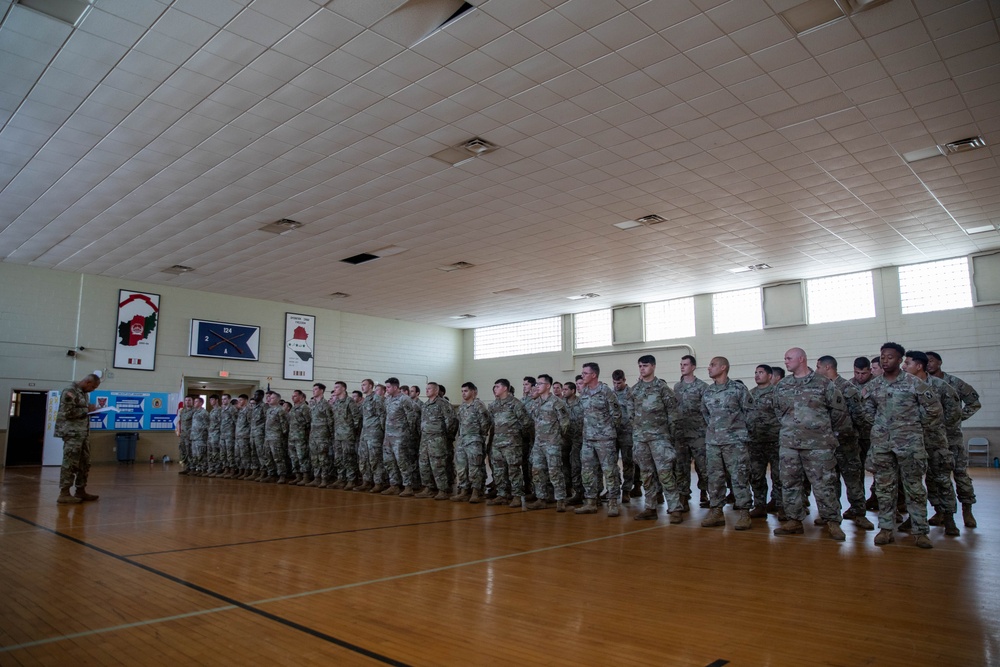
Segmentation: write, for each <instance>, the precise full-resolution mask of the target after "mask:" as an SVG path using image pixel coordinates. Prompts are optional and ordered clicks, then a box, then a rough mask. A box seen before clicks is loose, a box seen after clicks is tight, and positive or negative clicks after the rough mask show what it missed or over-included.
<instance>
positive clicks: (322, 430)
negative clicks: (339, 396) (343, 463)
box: [309, 397, 334, 443]
mask: <svg viewBox="0 0 1000 667" xmlns="http://www.w3.org/2000/svg"><path fill="white" fill-rule="evenodd" d="M333 426H334V424H333V408H332V407H330V404H329V403H328V402H327V401H326V399H324V398H322V397H320V398H318V399H317V398H314V399H312V400H311V401H310V402H309V439H310V440H311V441H313V442H319V443H331V442H333Z"/></svg>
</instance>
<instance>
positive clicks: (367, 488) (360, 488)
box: [354, 482, 373, 493]
mask: <svg viewBox="0 0 1000 667" xmlns="http://www.w3.org/2000/svg"><path fill="white" fill-rule="evenodd" d="M372 486H373V485H372V483H371V482H364V483H363V484H362V485H361V486H356V487H354V490H355V491H357V492H358V493H367V492H369V491H371V490H372Z"/></svg>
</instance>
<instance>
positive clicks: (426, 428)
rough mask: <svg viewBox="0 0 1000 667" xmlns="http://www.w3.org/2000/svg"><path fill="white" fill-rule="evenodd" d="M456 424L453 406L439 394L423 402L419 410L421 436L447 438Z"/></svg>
mask: <svg viewBox="0 0 1000 667" xmlns="http://www.w3.org/2000/svg"><path fill="white" fill-rule="evenodd" d="M457 426H458V424H457V420H456V417H455V408H453V407H452V405H451V403H449V402H448V401H447V400H445V399H443V398H441V397H440V396H435V397H434V398H433V399H431V400H429V401H427V402H426V403H424V407H423V408H422V409H421V410H420V436H421V438H449V437H451V434H452V433H453V432H454V431H455V428H457Z"/></svg>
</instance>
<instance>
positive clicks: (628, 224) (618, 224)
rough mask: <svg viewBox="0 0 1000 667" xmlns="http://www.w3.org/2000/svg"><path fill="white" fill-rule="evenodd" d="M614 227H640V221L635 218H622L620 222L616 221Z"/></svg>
mask: <svg viewBox="0 0 1000 667" xmlns="http://www.w3.org/2000/svg"><path fill="white" fill-rule="evenodd" d="M615 227H617V228H618V229H635V228H636V227H642V223H641V222H637V221H635V220H624V221H622V222H616V223H615Z"/></svg>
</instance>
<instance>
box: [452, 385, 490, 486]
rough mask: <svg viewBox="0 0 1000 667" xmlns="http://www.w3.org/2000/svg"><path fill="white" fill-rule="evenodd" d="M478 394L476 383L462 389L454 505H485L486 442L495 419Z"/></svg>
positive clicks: (456, 448)
mask: <svg viewBox="0 0 1000 667" xmlns="http://www.w3.org/2000/svg"><path fill="white" fill-rule="evenodd" d="M477 393H478V389H477V388H476V385H474V384H473V383H471V382H466V383H465V384H463V385H462V404H461V405H460V406H458V442H457V443H456V444H455V486H456V491H455V495H453V496H452V497H451V499H452V500H453V501H455V502H463V501H466V500H467V501H469V502H470V503H481V502H483V492H484V487H485V486H486V458H485V457H486V439H487V438H488V437H489V435H490V430H491V429H492V428H493V418H492V417H490V411H489V410H488V409H487V408H486V406H485V405H484V404H483V402H482V401H481V400H479V398H478V397H477ZM470 489H471V491H472V494H471V495H469V491H470Z"/></svg>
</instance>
